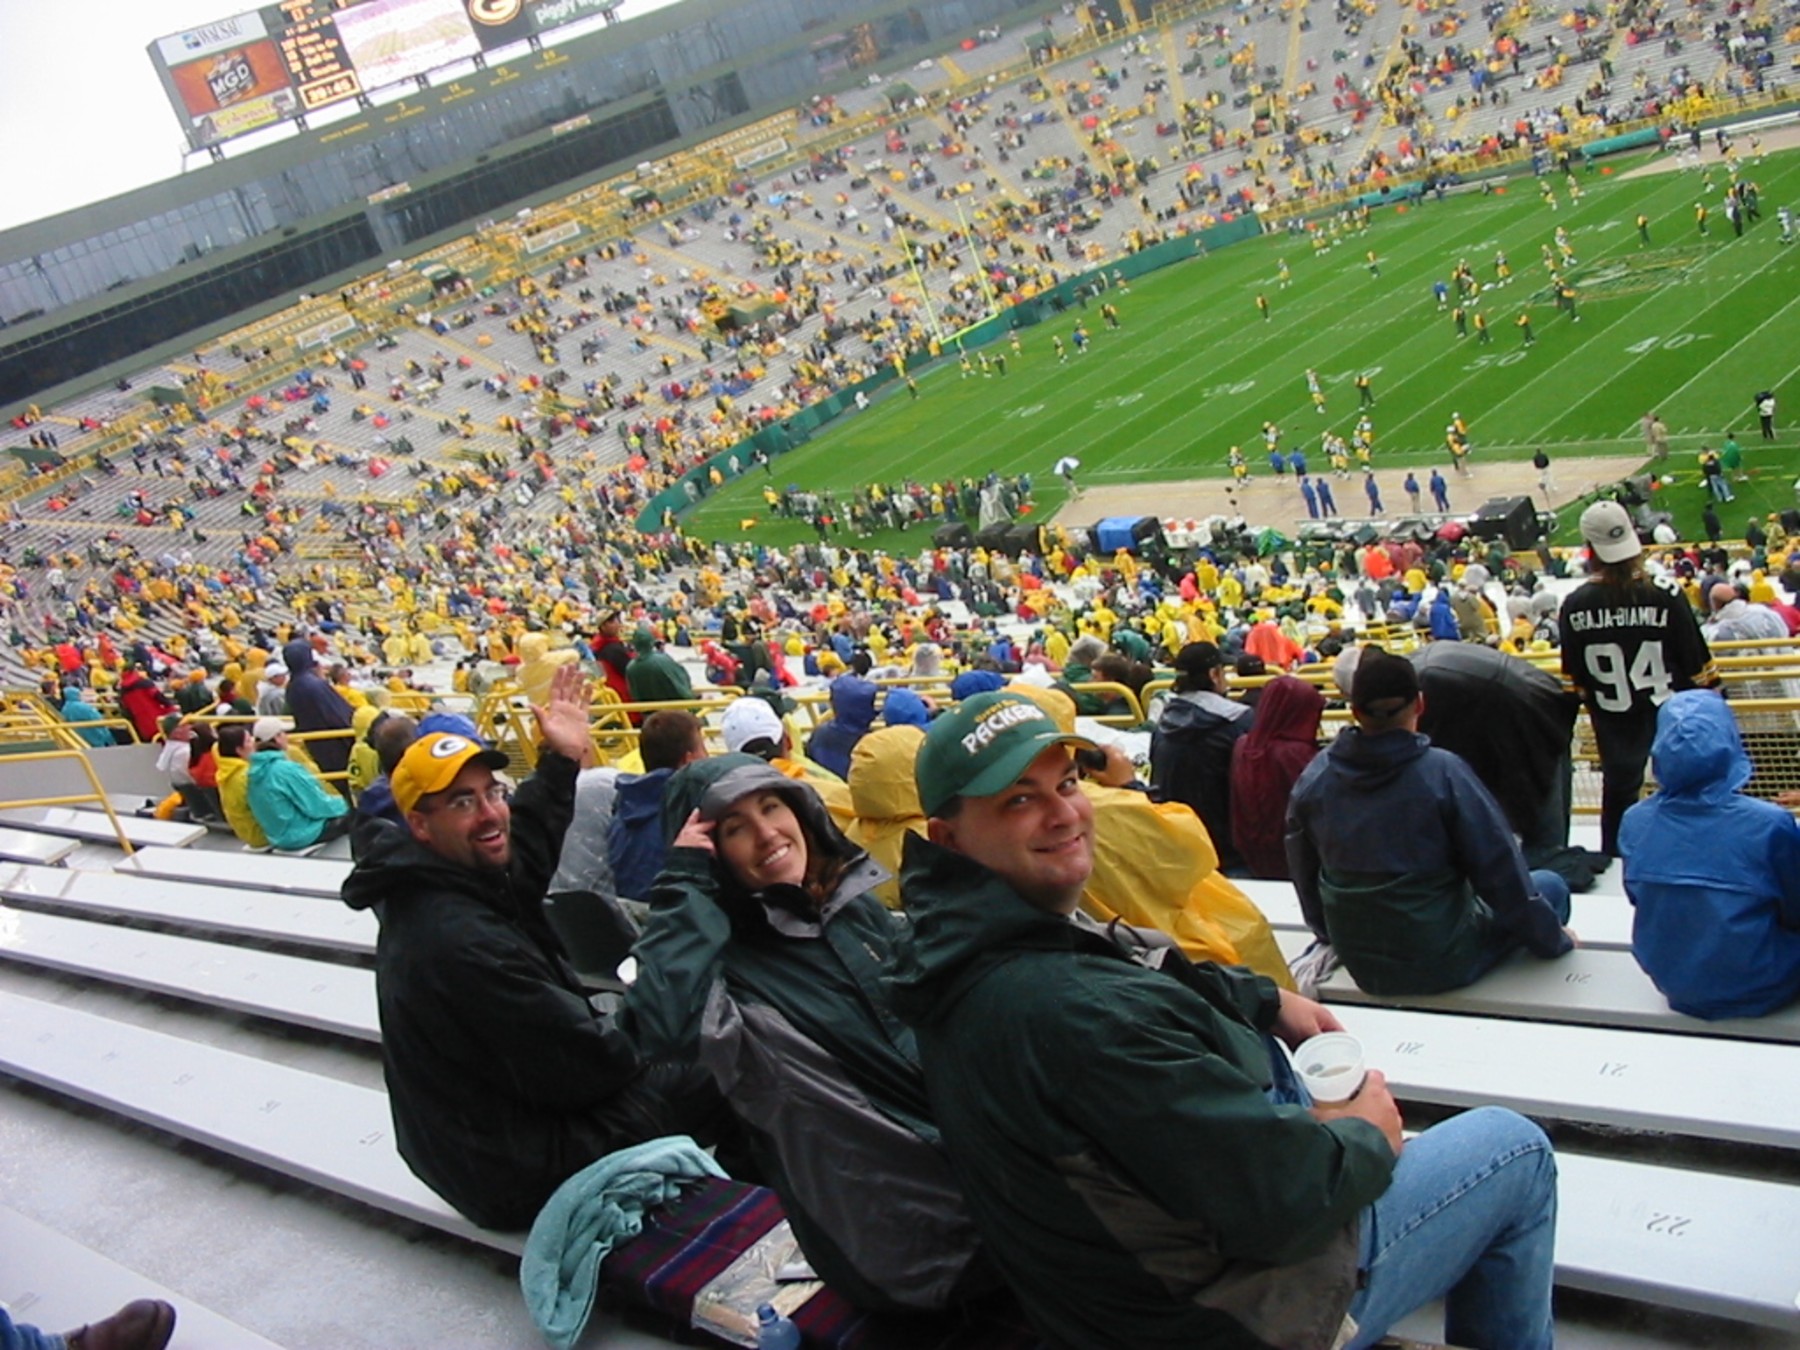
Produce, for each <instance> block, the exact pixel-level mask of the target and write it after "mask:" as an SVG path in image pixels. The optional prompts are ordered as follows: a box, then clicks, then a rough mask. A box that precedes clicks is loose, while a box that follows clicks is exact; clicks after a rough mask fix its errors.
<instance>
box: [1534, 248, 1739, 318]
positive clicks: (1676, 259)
mask: <svg viewBox="0 0 1800 1350" xmlns="http://www.w3.org/2000/svg"><path fill="white" fill-rule="evenodd" d="M1705 256H1706V255H1705V251H1704V250H1703V249H1700V248H1697V247H1696V248H1663V249H1657V250H1656V251H1655V252H1646V253H1635V254H1633V255H1631V256H1630V257H1628V258H1601V259H1599V260H1598V261H1596V262H1591V263H1589V264H1587V265H1586V266H1585V267H1573V268H1570V269H1569V271H1568V273H1567V274H1566V275H1565V280H1567V282H1568V283H1569V285H1571V286H1573V287H1574V288H1575V290H1576V293H1577V294H1579V295H1580V296H1581V298H1582V299H1583V300H1601V299H1607V298H1610V297H1612V296H1616V295H1638V294H1641V293H1643V292H1645V291H1656V290H1661V289H1662V288H1663V287H1664V286H1672V285H1675V284H1676V283H1677V282H1680V281H1684V280H1686V279H1687V274H1688V272H1689V270H1690V269H1691V268H1693V267H1694V265H1695V264H1696V263H1698V262H1699V261H1700V260H1701V259H1702V258H1703V257H1705ZM1532 298H1533V299H1534V300H1541V301H1543V302H1545V303H1546V304H1549V303H1553V302H1554V301H1555V300H1556V288H1555V287H1554V286H1548V287H1545V288H1544V289H1543V290H1541V291H1539V292H1538V293H1537V294H1536V295H1535V296H1533V297H1532Z"/></svg>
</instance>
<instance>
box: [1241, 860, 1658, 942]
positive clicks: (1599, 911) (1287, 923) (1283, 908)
mask: <svg viewBox="0 0 1800 1350" xmlns="http://www.w3.org/2000/svg"><path fill="white" fill-rule="evenodd" d="M1614 870H1617V869H1614ZM1233 884H1234V885H1236V886H1237V887H1238V888H1239V889H1240V890H1242V891H1243V892H1244V894H1245V895H1247V896H1249V897H1250V899H1251V901H1252V902H1253V903H1254V904H1255V905H1256V907H1257V908H1258V909H1260V910H1261V911H1262V912H1263V915H1264V917H1265V918H1267V919H1268V921H1269V926H1270V927H1271V928H1274V929H1276V930H1278V931H1290V932H1291V931H1295V930H1301V931H1304V930H1305V929H1306V920H1305V918H1304V917H1302V915H1301V913H1300V897H1299V896H1298V895H1297V894H1296V893H1295V891H1294V884H1293V882H1291V881H1259V880H1254V879H1251V878H1243V877H1239V878H1233ZM1570 908H1571V911H1572V912H1571V915H1570V918H1569V927H1570V928H1571V929H1573V930H1574V931H1575V932H1576V933H1577V934H1579V935H1580V938H1581V945H1582V946H1583V947H1591V948H1593V949H1595V950H1596V951H1627V952H1628V951H1630V950H1631V916H1632V910H1631V902H1630V901H1628V900H1626V899H1625V898H1624V896H1623V895H1622V894H1608V893H1605V892H1602V891H1600V890H1598V889H1596V890H1595V891H1593V892H1591V893H1589V894H1587V895H1577V896H1573V897H1571V900H1570Z"/></svg>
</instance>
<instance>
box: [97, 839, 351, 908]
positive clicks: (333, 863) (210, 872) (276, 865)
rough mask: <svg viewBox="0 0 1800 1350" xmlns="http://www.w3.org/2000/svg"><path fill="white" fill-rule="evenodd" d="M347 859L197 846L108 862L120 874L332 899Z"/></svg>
mask: <svg viewBox="0 0 1800 1350" xmlns="http://www.w3.org/2000/svg"><path fill="white" fill-rule="evenodd" d="M350 867H351V864H350V863H348V862H344V861H341V860H338V859H333V858H287V857H279V858H278V857H276V856H274V855H273V854H254V853H212V852H207V851H204V850H200V849H175V848H145V849H140V850H138V851H137V852H136V853H134V854H132V855H131V856H130V857H129V858H124V859H122V860H120V861H119V862H118V863H116V864H114V867H113V870H114V871H115V872H120V873H135V874H136V875H138V876H144V877H162V878H164V879H166V880H169V881H196V882H201V883H203V884H205V885H209V886H237V887H241V888H242V889H244V890H247V891H281V892H283V893H284V894H288V895H311V896H317V897H319V898H321V899H330V900H336V899H337V898H338V891H339V889H340V888H341V887H342V886H343V884H344V878H345V877H347V876H349V875H350Z"/></svg>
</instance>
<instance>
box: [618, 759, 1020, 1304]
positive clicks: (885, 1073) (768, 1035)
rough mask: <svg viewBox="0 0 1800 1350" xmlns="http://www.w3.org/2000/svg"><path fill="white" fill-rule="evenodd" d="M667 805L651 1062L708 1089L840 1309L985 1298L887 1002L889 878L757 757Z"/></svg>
mask: <svg viewBox="0 0 1800 1350" xmlns="http://www.w3.org/2000/svg"><path fill="white" fill-rule="evenodd" d="M663 800H664V827H665V829H666V830H668V831H669V832H672V833H674V834H675V838H674V846H673V847H672V848H671V850H670V852H669V861H668V864H667V866H665V867H664V869H663V872H662V874H661V875H660V876H659V877H658V878H657V880H656V884H655V885H654V886H653V887H652V888H651V890H650V896H649V900H650V919H649V922H648V924H647V925H646V927H645V929H644V934H643V936H642V938H640V939H639V941H638V945H637V947H636V948H635V951H634V955H635V956H636V957H637V961H638V979H637V982H636V984H635V985H634V986H633V987H632V989H631V992H630V994H629V995H628V996H627V1001H626V1009H627V1015H628V1017H629V1018H630V1026H631V1030H632V1033H633V1035H634V1036H635V1038H636V1040H637V1043H638V1045H639V1046H640V1048H641V1049H642V1051H643V1053H644V1054H645V1055H646V1056H652V1057H664V1058H671V1059H676V1058H678V1059H683V1060H690V1061H692V1060H697V1061H698V1062H699V1063H700V1064H701V1065H702V1066H704V1067H705V1068H706V1069H707V1070H708V1071H710V1072H711V1074H712V1075H713V1078H714V1080H715V1082H716V1083H717V1084H718V1086H719V1089H720V1091H721V1092H723V1093H724V1095H725V1098H726V1100H727V1102H728V1103H729V1104H730V1106H731V1109H732V1111H733V1112H734V1113H735V1114H736V1115H737V1117H738V1119H739V1120H740V1121H741V1122H742V1123H743V1124H744V1125H745V1127H746V1130H747V1134H748V1137H749V1143H750V1149H751V1152H752V1154H753V1156H754V1158H755V1161H756V1164H757V1166H758V1167H759V1168H760V1169H761V1170H762V1172H763V1176H764V1179H765V1180H766V1181H767V1182H768V1183H769V1184H770V1185H771V1186H772V1187H773V1188H774V1189H775V1190H776V1191H777V1192H778V1193H779V1194H780V1196H781V1201H782V1207H783V1209H784V1210H786V1212H787V1215H788V1220H789V1222H790V1223H791V1224H792V1226H793V1230H794V1236H795V1237H796V1238H798V1239H799V1241H800V1246H801V1249H802V1251H804V1252H805V1254H806V1258H807V1260H808V1261H809V1262H811V1264H812V1266H813V1268H814V1270H816V1271H817V1272H818V1273H819V1275H820V1277H821V1278H823V1279H824V1280H825V1281H826V1283H827V1284H829V1285H830V1286H831V1287H832V1288H833V1289H834V1290H836V1291H837V1292H838V1293H840V1294H843V1295H844V1296H845V1297H847V1298H849V1299H851V1300H852V1301H853V1302H855V1303H856V1304H857V1305H858V1306H860V1307H864V1308H896V1307H899V1308H940V1307H944V1306H946V1305H949V1304H952V1303H956V1302H959V1301H962V1300H964V1299H966V1298H969V1297H972V1296H974V1295H977V1294H980V1293H983V1292H984V1291H986V1290H989V1289H991V1288H992V1287H993V1280H992V1276H991V1275H990V1274H989V1272H988V1270H987V1264H986V1262H985V1260H983V1259H981V1257H980V1256H979V1253H978V1251H977V1247H976V1239H975V1234H974V1230H973V1228H972V1226H971V1225H970V1223H969V1220H968V1216H967V1215H966V1214H965V1213H964V1210H963V1204H962V1196H961V1192H960V1191H959V1189H958V1188H957V1186H956V1183H955V1181H954V1180H953V1179H952V1177H951V1175H950V1170H949V1166H948V1164H947V1162H946V1160H945V1158H944V1155H943V1152H942V1150H941V1148H940V1147H939V1142H938V1135H937V1129H936V1127H935V1126H934V1125H933V1124H932V1123H931V1117H930V1109H929V1105H928V1103H927V1101H926V1099H925V1086H924V1082H923V1080H922V1079H921V1077H920V1075H919V1066H918V1057H917V1054H916V1052H915V1050H914V1046H913V1038H912V1034H911V1033H910V1032H909V1031H907V1030H906V1029H905V1028H904V1027H902V1026H901V1025H900V1024H899V1023H898V1022H897V1021H896V1020H895V1018H894V1016H893V1013H892V1011H891V1010H890V1009H889V1007H888V1003H887V989H888V975H889V968H890V964H891V957H892V954H893V951H894V947H895V944H896V942H897V941H898V939H899V936H900V934H901V933H902V932H903V931H904V930H905V928H906V920H905V919H904V918H903V917H902V916H900V915H898V914H895V913H893V912H892V911H890V910H888V909H887V908H886V907H885V906H883V905H882V904H881V902H880V901H879V900H877V899H876V898H875V897H874V895H873V894H872V890H873V888H874V887H875V886H876V885H877V884H878V883H880V882H881V881H884V880H886V878H887V873H886V872H885V871H884V870H883V869H882V868H881V867H880V866H879V865H877V864H876V863H874V862H873V861H871V860H870V858H869V856H868V854H866V853H865V852H863V851H862V850H861V849H859V848H857V847H856V846H855V845H853V844H852V843H850V841H849V840H848V839H846V838H845V837H844V836H843V835H842V834H841V833H840V832H839V831H838V829H837V827H836V825H834V824H833V823H832V821H831V818H830V817H829V816H828V815H827V814H826V811H825V807H824V805H823V803H822V802H821V801H820V800H819V796H818V794H817V793H816V792H814V791H813V789H812V788H811V787H809V786H808V785H806V784H805V783H802V782H798V781H796V780H794V779H791V778H787V777H785V776H784V775H783V774H782V773H781V772H780V771H779V770H777V769H775V768H773V767H772V766H770V765H769V764H766V763H764V762H763V761H762V760H759V759H756V758H755V757H753V756H750V755H741V754H734V755H721V756H718V757H716V758H713V759H706V760H701V761H698V762H696V763H694V764H690V765H688V766H687V767H686V768H684V769H682V770H681V771H680V772H678V773H677V774H676V775H675V776H674V777H673V778H671V779H670V780H669V784H668V788H667V791H666V794H665V796H664V799H663ZM677 827H679V831H678V832H677ZM890 1211H891V1212H890Z"/></svg>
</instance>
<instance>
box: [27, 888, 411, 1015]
mask: <svg viewBox="0 0 1800 1350" xmlns="http://www.w3.org/2000/svg"><path fill="white" fill-rule="evenodd" d="M0 960H4V961H13V962H18V963H22V964H25V965H33V966H43V967H46V968H48V969H51V970H60V971H66V972H70V973H74V974H79V975H86V976H89V977H91V978H94V979H98V980H104V981H106V982H107V983H110V984H122V985H126V986H128V987H130V988H133V989H143V990H147V991H149V992H151V993H156V994H164V995H167V996H169V997H171V998H177V999H185V1000H188V1001H190V1002H195V1003H203V1004H206V1005H209V1006H211V1007H216V1008H225V1009H228V1010H229V1011H232V1012H240V1013H248V1014H251V1015H254V1016H258V1017H267V1018H271V1019H273V1020H275V1021H279V1022H286V1023H290V1024H292V1025H295V1026H303V1027H311V1028H313V1029H314V1030H316V1031H325V1032H330V1033H332V1034H334V1035H339V1036H348V1037H351V1038H353V1039H356V1040H363V1041H379V1040H380V1039H381V1023H380V1018H379V1016H378V1015H377V1013H376V1009H375V975H374V972H372V971H368V970H363V969H361V968H359V967H355V966H340V965H333V964H330V963H327V962H324V961H309V960H307V959H305V958H304V957H298V956H280V955H277V954H275V953H272V952H259V951H252V950H251V949H249V948H247V947H230V946H226V945H224V944H222V943H217V942H202V941H199V940H197V939H195V938H185V937H174V936H171V935H169V934H166V933H149V932H145V931H143V930H141V929H136V928H124V927H120V926H118V925H116V924H106V923H86V922H84V921H82V920H80V919H64V918H60V917H58V916H57V915H54V914H35V913H30V912H28V911H24V910H18V909H7V910H3V911H0Z"/></svg>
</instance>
